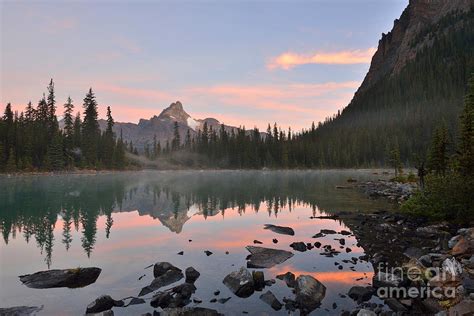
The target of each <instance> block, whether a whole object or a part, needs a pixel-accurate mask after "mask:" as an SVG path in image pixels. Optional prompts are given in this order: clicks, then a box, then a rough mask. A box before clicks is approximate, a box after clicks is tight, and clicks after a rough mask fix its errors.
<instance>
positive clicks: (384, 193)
mask: <svg viewBox="0 0 474 316" xmlns="http://www.w3.org/2000/svg"><path fill="white" fill-rule="evenodd" d="M356 187H357V188H359V189H361V190H362V191H363V192H364V193H365V194H366V195H367V196H369V197H370V198H387V199H389V200H391V201H394V202H398V203H402V202H404V201H406V200H407V199H408V198H409V197H410V196H411V194H412V193H413V192H414V191H415V190H416V189H417V188H418V185H417V184H416V183H401V182H396V181H389V180H378V181H368V182H363V183H359V184H356Z"/></svg>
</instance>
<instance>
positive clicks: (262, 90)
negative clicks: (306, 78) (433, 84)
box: [182, 81, 359, 128]
mask: <svg viewBox="0 0 474 316" xmlns="http://www.w3.org/2000/svg"><path fill="white" fill-rule="evenodd" d="M358 85H359V82H357V81H347V82H326V83H314V84H295V83H289V84H274V85H232V84H226V85H215V86H203V87H192V88H188V89H186V90H185V91H184V92H183V93H182V95H184V96H185V101H187V100H189V101H191V102H193V103H194V104H196V103H197V104H206V102H207V103H209V102H212V104H218V107H217V108H222V107H223V108H225V111H224V112H226V113H229V112H230V113H232V115H233V114H234V113H235V114H242V113H244V114H245V116H247V120H243V121H241V124H243V123H245V122H248V121H249V120H251V121H252V122H253V123H254V124H255V125H257V126H258V127H261V128H262V127H265V126H266V124H267V123H269V122H275V121H276V122H280V123H283V122H284V123H285V124H288V125H291V126H293V127H296V128H301V127H304V126H309V124H310V122H312V121H316V122H317V121H319V120H323V119H324V118H325V117H326V116H329V115H331V114H333V113H334V112H336V111H337V110H338V109H340V108H342V107H343V106H345V105H347V103H348V102H349V101H350V98H351V97H352V94H353V91H354V90H355V89H356V88H357V86H358ZM252 110H254V111H252ZM255 110H259V113H266V114H265V116H264V117H262V116H260V115H259V114H258V113H256V112H255ZM216 114H217V115H218V113H216ZM232 115H229V114H227V115H226V116H225V119H226V120H229V119H230V120H231V121H234V119H232ZM256 117H258V119H255V118H256ZM247 126H248V125H247ZM248 127H253V126H248Z"/></svg>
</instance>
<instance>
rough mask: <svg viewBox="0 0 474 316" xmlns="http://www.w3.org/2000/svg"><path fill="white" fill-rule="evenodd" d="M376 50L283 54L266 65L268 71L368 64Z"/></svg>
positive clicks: (371, 48) (372, 48)
mask: <svg viewBox="0 0 474 316" xmlns="http://www.w3.org/2000/svg"><path fill="white" fill-rule="evenodd" d="M376 50H377V49H376V48H375V47H370V48H367V49H365V50H362V49H356V50H345V51H337V52H317V53H313V54H298V53H293V52H287V53H283V54H281V55H279V56H277V57H275V58H272V59H271V60H270V61H269V62H268V63H267V68H268V69H277V68H281V69H285V70H289V69H291V68H293V67H296V66H300V65H307V64H327V65H350V64H367V63H370V60H371V59H372V56H373V55H374V53H375V51H376Z"/></svg>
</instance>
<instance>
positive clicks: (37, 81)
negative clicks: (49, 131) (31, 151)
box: [0, 0, 408, 130]
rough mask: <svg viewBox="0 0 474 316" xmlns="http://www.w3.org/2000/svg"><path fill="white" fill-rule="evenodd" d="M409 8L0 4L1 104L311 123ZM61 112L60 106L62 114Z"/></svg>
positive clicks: (398, 2) (350, 86)
mask: <svg viewBox="0 0 474 316" xmlns="http://www.w3.org/2000/svg"><path fill="white" fill-rule="evenodd" d="M407 4H408V0H403V1H402V0H386V1H376V0H370V1H369V0H360V1H357V0H345V1H338V0H336V1H334V0H333V1H329V0H328V1H161V2H158V1H105V0H104V1H47V2H41V1H2V2H1V4H0V8H1V48H0V49H1V82H0V86H1V90H0V94H1V95H0V103H1V104H2V106H4V105H5V104H6V103H7V102H11V103H12V104H13V105H14V107H15V109H19V110H21V109H22V108H23V107H24V106H25V104H26V103H27V102H28V101H29V100H31V101H32V102H33V103H36V102H37V101H38V100H39V99H40V98H41V96H42V93H43V92H44V91H45V90H46V85H47V83H48V81H49V78H54V80H55V83H56V91H57V99H58V103H59V104H60V105H61V104H63V103H64V101H65V99H66V98H67V96H68V95H71V97H72V98H73V100H74V101H75V105H76V107H77V110H82V108H81V106H82V99H83V98H84V95H85V92H86V91H87V90H88V88H89V87H91V86H92V88H93V89H94V90H95V92H96V95H97V99H98V101H99V106H100V111H101V114H103V113H104V112H105V107H106V106H107V105H110V106H111V107H112V113H113V114H114V116H115V118H116V120H118V121H127V122H137V121H138V119H139V118H149V117H151V116H152V115H154V114H159V113H160V111H161V110H162V109H163V108H164V107H166V106H168V105H169V104H170V103H171V102H174V101H176V100H180V101H182V103H183V105H184V107H185V109H186V110H187V111H188V112H189V113H190V114H191V115H192V116H193V117H195V118H204V117H215V118H217V119H219V120H220V121H223V122H225V123H226V124H232V125H245V126H246V127H247V128H252V127H253V126H258V127H260V128H265V127H266V125H267V123H273V122H277V123H278V124H279V125H281V126H282V127H284V128H287V127H288V126H291V127H292V128H293V129H297V130H299V129H301V128H303V127H309V125H310V124H311V122H312V121H315V122H318V121H320V120H323V119H324V118H325V117H326V116H328V115H331V114H332V113H334V112H336V111H337V110H338V109H341V108H343V107H344V106H346V105H347V103H348V102H349V101H350V99H351V98H352V95H353V93H354V92H355V90H356V89H357V87H358V85H359V84H360V82H361V81H362V79H363V78H364V75H365V74H366V72H367V70H368V67H369V62H370V57H371V55H372V54H373V51H374V49H375V48H376V47H377V43H378V40H379V38H380V36H381V33H382V32H385V33H386V32H388V31H389V30H390V29H391V28H392V26H393V20H394V19H395V18H398V17H399V16H400V14H401V12H402V11H403V9H404V8H405V7H406V5H407ZM60 111H61V110H60Z"/></svg>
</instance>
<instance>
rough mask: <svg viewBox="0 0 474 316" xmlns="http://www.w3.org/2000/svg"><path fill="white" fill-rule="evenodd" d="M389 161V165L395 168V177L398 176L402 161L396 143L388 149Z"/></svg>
mask: <svg viewBox="0 0 474 316" xmlns="http://www.w3.org/2000/svg"><path fill="white" fill-rule="evenodd" d="M389 162H390V166H391V167H392V168H393V169H394V170H395V177H398V176H399V175H400V174H401V172H402V162H401V159H400V149H399V147H398V145H397V146H394V147H393V148H392V149H391V150H390V156H389Z"/></svg>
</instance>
